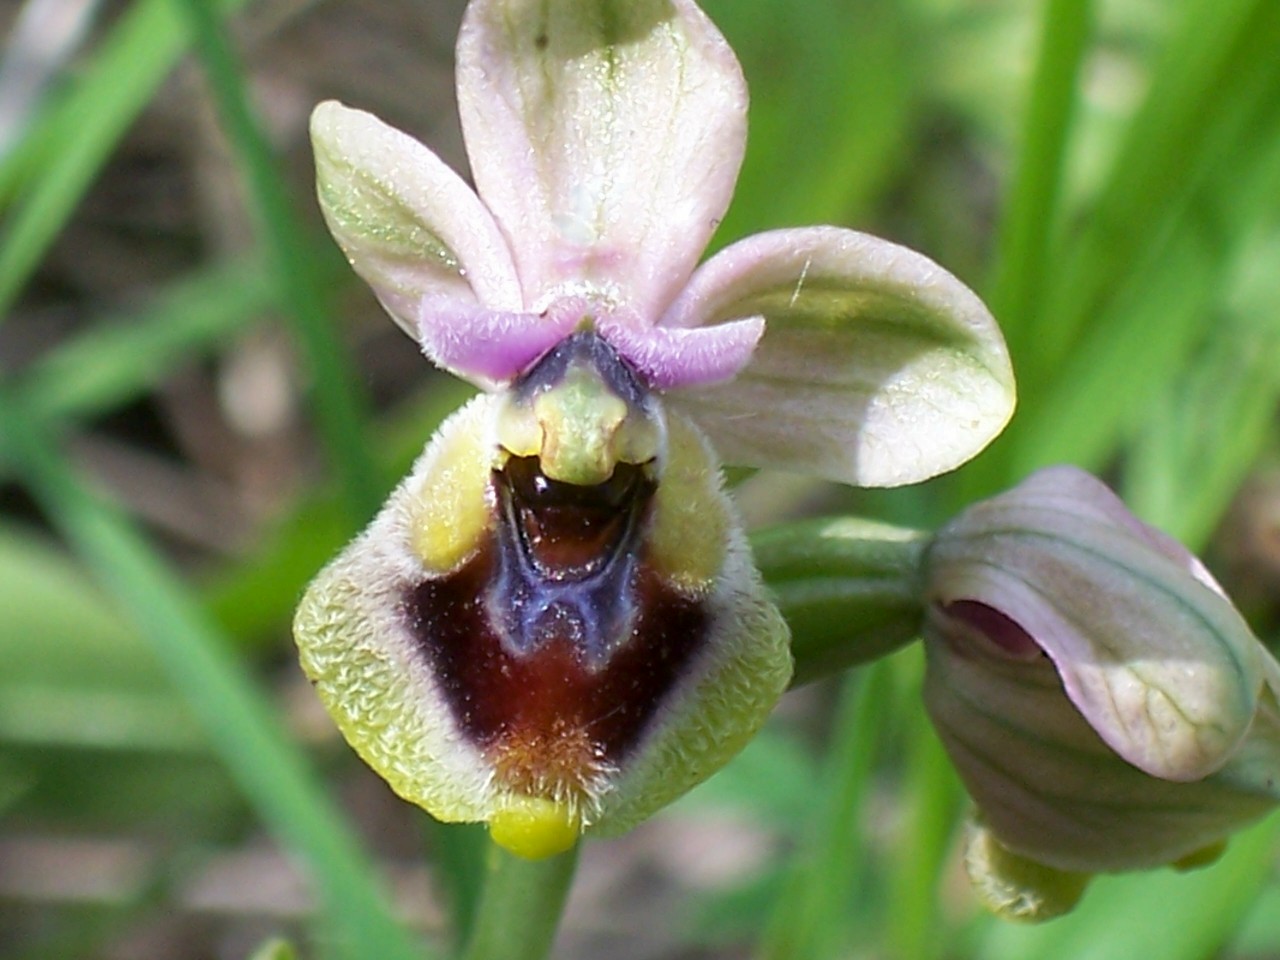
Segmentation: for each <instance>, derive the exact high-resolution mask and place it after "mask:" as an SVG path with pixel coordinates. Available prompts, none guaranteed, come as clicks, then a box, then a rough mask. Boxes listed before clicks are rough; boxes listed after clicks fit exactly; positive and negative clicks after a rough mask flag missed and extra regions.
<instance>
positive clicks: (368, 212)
mask: <svg viewBox="0 0 1280 960" xmlns="http://www.w3.org/2000/svg"><path fill="white" fill-rule="evenodd" d="M311 139H312V143H313V145H314V147H315V155H316V185H317V191H318V193H319V197H320V208H321V210H322V211H323V212H324V217H325V221H326V222H327V223H328V224H329V229H330V230H331V231H332V232H333V235H334V238H335V239H336V240H337V241H338V245H339V246H340V247H341V248H342V251H343V252H344V253H345V254H346V255H347V258H348V259H349V260H350V261H351V265H352V266H353V267H355V269H356V272H357V273H359V274H360V276H361V277H363V278H364V279H365V280H366V281H367V282H368V283H369V285H370V286H371V287H373V290H374V292H375V293H376V294H377V295H378V299H379V300H381V301H382V303H383V305H384V306H385V307H386V308H387V310H388V311H389V312H390V313H391V315H392V317H393V318H394V319H395V321H396V323H398V324H399V325H400V326H401V327H403V328H404V330H405V331H406V332H407V333H408V334H409V335H410V336H413V337H417V336H418V323H417V320H418V303H419V301H420V300H421V298H422V297H423V296H424V295H426V294H431V295H432V296H435V297H445V298H452V299H456V300H458V301H460V302H464V303H474V302H476V301H477V300H479V301H480V302H481V303H483V304H485V305H486V306H487V307H490V308H492V309H496V310H519V309H520V307H521V306H522V304H521V300H520V288H519V284H518V283H517V281H516V273H515V266H514V264H513V263H512V260H511V254H510V252H509V251H508V249H507V244H506V240H505V239H504V238H503V236H502V232H501V231H500V230H499V229H498V225H497V223H496V222H495V221H494V219H493V217H492V216H490V214H489V212H488V211H487V210H486V209H485V208H484V205H483V204H482V203H481V202H480V199H479V197H477V196H476V195H475V193H474V192H472V190H471V189H470V188H469V187H468V186H467V185H466V184H465V183H464V182H463V181H462V179H461V178H460V177H459V176H458V175H457V174H456V173H454V172H453V171H452V170H450V169H449V168H448V167H447V166H446V165H445V164H444V163H443V162H441V160H440V159H439V158H438V157H436V155H435V154H434V153H432V152H431V151H430V150H428V149H427V148H426V147H424V146H423V145H422V144H420V143H418V141H416V140H414V139H413V138H412V137H409V136H407V135H406V134H404V133H401V132H400V131H399V130H396V129H394V128H392V127H389V126H387V125H386V124H385V123H383V122H382V121H381V120H379V119H378V118H377V117H375V116H373V115H372V114H368V113H365V112H363V111H361V110H352V109H350V108H348V107H344V106H343V105H342V104H340V103H337V102H335V101H332V100H330V101H327V102H325V103H322V104H320V105H319V106H318V107H316V109H315V111H314V113H312V115H311Z"/></svg>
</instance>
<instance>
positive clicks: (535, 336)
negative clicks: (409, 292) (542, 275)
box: [417, 297, 577, 390]
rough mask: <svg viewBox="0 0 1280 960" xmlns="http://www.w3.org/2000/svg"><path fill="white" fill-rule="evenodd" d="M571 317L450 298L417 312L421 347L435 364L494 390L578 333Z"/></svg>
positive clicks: (423, 304) (433, 300) (429, 301)
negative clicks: (501, 307)
mask: <svg viewBox="0 0 1280 960" xmlns="http://www.w3.org/2000/svg"><path fill="white" fill-rule="evenodd" d="M576 323H577V321H576V320H575V319H574V318H573V317H572V315H570V314H568V313H562V314H560V315H558V316H539V315H537V314H532V313H512V312H505V311H501V310H486V309H485V308H483V307H479V306H473V305H471V304H466V303H462V302H460V301H458V300H455V299H451V298H447V297H426V298H424V299H423V300H421V301H420V302H419V304H418V307H417V330H418V341H419V342H420V343H421V344H422V352H423V353H425V354H426V355H427V357H428V358H429V359H430V360H431V362H432V363H434V364H436V365H437V366H438V367H440V368H442V369H444V370H447V371H449V372H450V373H452V374H454V375H456V376H459V377H462V378H463V379H464V380H468V381H470V382H471V383H474V384H475V385H476V386H478V387H480V388H482V389H485V390H492V389H495V388H496V387H498V386H500V385H502V384H505V383H509V382H510V381H512V380H513V379H515V377H516V376H518V375H519V374H520V373H521V372H523V371H524V369H525V368H526V367H528V366H529V365H530V364H531V363H533V361H535V360H537V359H538V357H540V356H542V355H543V354H544V353H546V352H547V351H548V350H550V349H551V348H552V347H554V346H555V345H556V344H557V343H559V342H560V341H561V340H563V339H564V338H565V337H567V336H568V335H569V334H570V333H572V332H573V330H574V327H575V326H576Z"/></svg>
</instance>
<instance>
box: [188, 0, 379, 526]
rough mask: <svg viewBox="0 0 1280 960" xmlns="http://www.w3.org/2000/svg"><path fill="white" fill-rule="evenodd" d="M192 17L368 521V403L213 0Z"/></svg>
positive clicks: (341, 465)
mask: <svg viewBox="0 0 1280 960" xmlns="http://www.w3.org/2000/svg"><path fill="white" fill-rule="evenodd" d="M172 2H174V3H176V4H178V5H179V6H180V7H182V8H184V9H185V10H186V13H187V16H188V17H189V18H190V22H191V26H192V29H193V31H194V33H195V43H196V49H197V51H198V53H199V55H200V58H201V61H202V62H203V64H204V68H205V73H206V75H207V76H208V79H209V86H210V90H211V91H212V93H213V97H214V100H215V101H216V103H217V106H218V112H219V114H220V115H221V117H222V122H223V124H224V125H225V127H226V130H227V135H228V136H229V138H230V140H231V142H232V145H233V146H234V148H235V151H236V156H237V158H238V160H239V161H240V164H241V167H242V171H243V175H244V178H245V181H246V183H247V185H248V188H249V193H250V196H251V198H252V202H253V208H254V213H255V214H256V216H257V220H258V226H259V229H260V231H261V234H262V238H263V244H264V246H265V248H266V250H267V252H268V254H269V256H270V258H271V261H272V266H273V269H274V271H275V273H276V276H277V278H278V282H279V284H280V288H281V291H282V294H283V296H284V299H285V301H286V303H287V304H288V308H289V315H290V317H291V319H292V320H293V326H294V331H295V333H296V334H297V337H298V341H299V343H300V344H301V346H302V350H303V352H304V354H305V355H306V358H307V361H308V366H309V367H310V372H311V375H312V378H313V383H312V389H313V390H314V391H315V401H316V403H315V405H316V415H317V420H318V422H319V425H320V431H321V434H322V435H323V437H324V440H325V445H326V447H327V448H328V452H329V459H330V462H331V463H332V465H333V467H334V469H335V470H336V472H337V474H338V476H339V478H340V480H341V485H342V492H343V499H344V502H345V504H346V508H347V510H348V512H349V515H350V517H351V518H352V520H353V521H354V522H356V523H360V522H363V521H364V520H366V519H368V517H369V516H370V515H371V514H372V513H373V511H374V510H375V509H376V508H377V506H378V504H379V503H380V502H381V500H382V497H383V493H384V492H385V491H384V490H383V488H382V485H381V484H380V483H379V482H378V478H377V471H376V470H375V468H374V465H373V462H372V460H371V458H370V456H369V454H368V452H367V450H366V447H365V442H364V437H365V436H366V435H367V429H366V425H365V420H366V416H367V414H366V410H365V406H366V403H367V401H366V398H365V397H364V396H363V395H362V394H361V392H360V390H359V389H358V387H357V382H356V377H355V371H354V370H353V369H352V367H351V364H350V363H349V361H348V356H347V353H346V351H345V350H344V349H343V346H342V344H341V341H340V340H339V338H338V336H337V332H336V325H335V323H334V319H335V318H334V315H333V311H332V310H331V308H330V304H329V303H328V302H327V298H326V295H325V292H324V283H323V275H322V269H321V266H320V265H319V264H317V262H316V258H315V256H314V250H313V248H312V244H311V243H310V242H309V240H308V237H307V235H306V232H305V231H304V230H303V229H302V228H301V226H300V224H299V222H298V220H297V218H296V216H295V214H294V211H293V209H292V207H291V202H290V199H289V195H288V191H287V189H286V188H285V185H284V182H283V180H282V179H281V175H280V173H279V171H278V170H277V168H276V162H275V159H274V158H273V156H272V154H271V148H270V145H269V144H268V142H267V139H266V137H264V136H263V134H262V130H261V126H260V124H259V122H258V120H257V118H256V117H255V115H254V111H253V108H252V106H251V104H250V102H249V96H248V91H247V90H246V89H245V83H244V79H243V71H242V70H241V69H240V66H239V64H238V63H237V61H236V57H235V53H234V51H233V50H232V48H231V43H230V41H229V39H228V37H227V34H226V30H225V28H224V27H223V25H222V23H221V22H220V21H219V18H218V9H217V6H216V4H215V0H172Z"/></svg>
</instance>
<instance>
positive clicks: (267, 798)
mask: <svg viewBox="0 0 1280 960" xmlns="http://www.w3.org/2000/svg"><path fill="white" fill-rule="evenodd" d="M6 401H7V402H6ZM0 421H2V422H3V423H4V425H5V440H6V452H7V453H8V454H9V455H10V456H12V458H13V460H14V462H15V464H16V466H17V467H18V468H19V470H20V471H21V473H22V474H23V476H24V479H25V480H26V482H27V485H28V488H29V489H30V490H31V491H32V493H33V494H34V495H35V496H37V497H39V498H40V501H41V504H42V506H43V507H44V509H45V511H46V513H47V514H48V516H49V518H50V519H51V520H52V521H53V522H54V523H55V524H56V525H57V526H58V527H59V528H60V530H61V532H62V533H63V534H64V535H65V536H66V538H67V540H68V541H70V543H71V544H72V546H73V547H74V548H75V549H76V550H77V552H78V553H79V554H80V555H81V557H82V558H83V559H84V561H85V563H86V564H87V565H88V566H89V567H90V569H91V570H92V571H93V572H94V574H95V575H96V576H97V577H98V579H99V580H100V581H101V582H102V583H103V584H104V586H105V587H106V588H107V589H108V590H109V591H110V593H111V594H112V595H113V596H114V597H115V598H116V599H117V600H118V601H119V603H120V605H121V606H122V608H123V609H124V610H125V611H126V612H127V613H128V614H129V615H130V616H131V617H132V619H133V620H134V622H135V624H136V625H137V628H138V630H139V632H140V633H141V635H142V636H143V638H144V639H146V640H147V641H148V642H149V643H150V646H151V648H152V650H153V651H154V653H155V655H156V657H157V658H158V659H159V660H160V661H161V663H162V664H163V665H164V667H165V668H166V670H167V671H168V673H169V675H170V677H171V678H172V680H173V683H174V685H175V687H176V688H177V689H178V690H179V691H180V692H181V693H182V695H183V696H184V698H185V699H186V701H187V703H188V705H189V706H190V708H191V711H192V713H193V714H194V715H195V716H196V718H197V719H198V721H199V722H200V723H201V725H202V727H203V729H204V733H205V735H206V736H207V737H208V739H209V743H210V744H211V746H212V747H213V749H214V750H215V752H216V753H217V754H218V755H219V756H220V757H221V759H222V761H223V762H224V763H225V764H226V767H227V770H228V772H229V773H230V774H231V776H232V778H233V779H234V780H235V781H236V782H237V784H238V785H239V786H240V788H241V790H243V791H244V794H245V796H246V797H247V798H248V800H249V801H250V802H251V803H252V804H253V806H254V807H255V808H256V809H257V811H258V812H259V814H260V815H261V816H262V818H263V820H264V821H265V822H266V824H267V825H268V826H269V827H270V828H271V830H272V831H273V832H274V833H275V835H276V836H277V837H279V838H280V840H281V842H282V843H283V844H284V845H285V846H286V847H287V848H288V849H289V850H290V851H291V852H292V853H294V854H295V855H296V856H297V857H298V859H299V860H300V861H301V862H302V863H303V864H304V865H305V867H306V870H307V876H308V878H309V879H310V880H311V881H312V882H313V883H314V884H315V892H316V895H317V899H318V901H319V910H318V913H319V917H320V919H321V921H322V922H323V924H324V925H325V933H326V935H325V939H327V940H329V941H330V942H331V944H332V947H333V950H334V952H335V954H336V955H340V956H343V957H348V958H351V960H363V958H367V957H377V958H379V960H412V958H419V960H420V958H421V957H422V956H423V955H424V950H423V948H422V947H421V946H420V945H418V944H415V943H414V942H413V941H412V939H411V938H410V937H409V936H408V935H407V934H406V932H405V931H404V930H403V929H402V928H401V927H400V926H399V925H397V924H396V922H395V921H394V920H392V918H391V916H390V914H389V912H388V909H387V897H386V895H385V893H384V891H383V890H382V887H381V884H380V883H379V882H378V881H377V878H376V876H375V872H374V870H373V866H372V864H371V863H370V862H369V860H368V858H367V857H366V856H365V854H364V853H363V851H361V850H360V848H359V846H358V845H357V843H356V841H355V839H354V838H353V837H352V835H351V832H350V831H349V830H348V829H347V827H346V826H345V824H344V822H343V819H342V816H341V815H340V814H339V813H338V811H337V810H335V809H334V808H333V806H332V805H331V804H330V803H329V801H328V799H327V795H328V791H327V789H326V788H325V787H324V785H323V784H322V783H320V781H319V780H318V779H317V778H316V777H315V775H314V774H313V773H312V771H311V769H310V768H309V766H308V765H307V763H306V760H305V758H304V757H303V756H302V754H301V752H300V751H299V750H298V749H297V748H296V747H295V746H294V744H293V743H292V742H291V741H290V739H289V736H288V734H286V733H285V731H284V729H283V728H282V725H281V722H280V718H279V717H278V716H277V714H276V713H275V711H274V710H273V709H272V706H271V703H270V700H269V697H268V696H267V695H266V694H265V693H264V692H262V691H260V690H259V689H258V688H257V686H256V685H255V683H254V681H253V678H252V677H250V676H249V675H248V673H247V672H246V670H245V669H244V666H243V664H242V663H240V662H239V661H238V660H237V659H236V658H235V657H234V656H233V655H232V654H231V653H230V641H229V640H228V638H227V637H225V636H224V635H223V634H222V633H220V632H219V631H218V629H217V628H216V627H215V626H214V625H213V624H212V623H211V622H210V620H209V617H208V615H207V614H206V613H205V611H203V610H202V609H201V608H200V607H199V605H198V604H197V603H196V602H195V600H194V599H193V598H192V597H191V596H190V594H189V593H188V592H187V591H186V589H185V588H184V587H183V585H182V583H181V582H180V581H179V580H178V579H177V577H176V576H175V575H174V573H173V572H172V571H171V570H170V569H169V568H168V566H167V565H166V563H165V562H164V561H163V560H162V559H161V558H160V557H158V556H157V555H156V554H155V553H154V552H153V551H152V550H151V549H150V548H149V547H148V545H147V544H146V543H145V542H144V541H143V539H142V538H141V537H140V536H139V535H138V533H137V531H135V530H134V529H133V527H132V526H131V525H130V524H129V522H128V521H127V519H125V518H124V517H123V516H121V515H120V514H119V513H118V512H117V511H116V510H115V509H113V508H112V507H110V506H109V505H108V504H107V503H105V502H104V501H102V500H101V499H99V498H98V497H96V496H94V495H93V494H92V493H91V492H90V491H88V490H87V489H85V487H84V486H82V485H81V484H80V482H79V481H78V480H77V479H76V477H75V475H74V473H73V472H72V470H71V469H70V467H69V466H68V465H67V464H66V463H65V462H64V461H63V460H62V459H61V457H59V456H58V455H57V453H56V452H55V451H54V450H53V448H52V446H51V444H50V440H49V437H47V436H45V435H43V431H42V430H41V426H42V425H41V424H39V423H38V422H37V421H35V420H33V419H31V418H30V417H29V415H28V414H27V412H26V411H25V410H23V409H21V408H20V407H19V406H18V405H17V404H16V403H14V402H13V398H12V397H11V396H10V395H7V394H4V393H0Z"/></svg>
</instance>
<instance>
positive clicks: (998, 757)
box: [924, 467, 1280, 919]
mask: <svg viewBox="0 0 1280 960" xmlns="http://www.w3.org/2000/svg"><path fill="white" fill-rule="evenodd" d="M924 566H925V572H924V579H925V584H926V598H925V599H926V602H927V604H928V613H927V619H926V626H925V645H926V650H927V654H928V659H927V663H928V666H927V669H926V679H925V698H926V703H927V705H928V708H929V711H930V714H931V716H932V718H933V721H934V725H935V726H936V728H937V730H938V733H939V735H940V736H941V738H942V741H943V744H944V745H945V747H946V749H947V752H948V753H949V754H950V756H951V758H952V760H953V762H954V763H955V765H956V767H957V769H958V770H959V773H960V776H961V779H962V780H963V781H964V783H965V785H966V787H967V788H968V790H969V793H970V794H971V795H972V796H973V798H974V800H975V801H976V802H977V806H978V811H979V819H978V827H977V830H976V832H975V833H974V835H973V840H972V843H971V847H970V851H969V857H968V861H969V866H970V872H971V875H973V876H974V879H975V881H976V882H977V883H978V886H979V889H980V892H981V893H982V895H983V896H984V898H985V899H986V900H987V901H988V902H989V904H990V905H991V906H993V907H995V908H996V909H997V910H998V911H1000V912H1003V913H1006V914H1009V915H1014V916H1020V917H1023V918H1029V919H1044V918H1047V917H1049V916H1052V915H1054V914H1055V913H1058V912H1061V911H1062V910H1065V909H1069V908H1070V906H1071V904H1072V902H1073V900H1074V899H1075V897H1077V896H1078V895H1079V892H1080V891H1081V890H1082V889H1083V881H1084V879H1085V878H1086V877H1087V875H1089V874H1093V873H1097V872H1103V871H1117V870H1133V869H1140V868H1145V867H1154V866H1160V865H1164V864H1175V865H1194V864H1196V863H1197V862H1202V861H1203V860H1204V859H1205V857H1206V855H1207V853H1211V852H1212V851H1214V850H1216V849H1218V847H1219V845H1220V844H1221V842H1222V841H1223V840H1224V839H1225V838H1226V837H1227V835H1228V834H1230V833H1231V832H1232V831H1234V830H1236V829H1238V828H1240V827H1241V826H1243V825H1245V824H1247V823H1249V822H1250V821H1252V820H1254V819H1256V818H1258V817H1260V816H1261V815H1263V814H1264V813H1266V812H1267V811H1269V810H1270V809H1272V808H1273V807H1274V806H1275V804H1276V803H1277V801H1280V703H1278V701H1277V696H1278V695H1280V665H1278V664H1277V663H1276V661H1275V659H1274V658H1273V657H1272V656H1271V654H1270V653H1269V652H1268V651H1267V650H1266V648H1265V647H1263V645H1262V644H1261V643H1260V642H1259V641H1258V640H1257V639H1256V638H1255V637H1254V635H1253V634H1252V633H1251V632H1250V630H1249V628H1248V626H1247V624H1246V623H1245V622H1244V620H1243V618H1242V617H1241V616H1240V614H1239V613H1238V612H1237V611H1236V609H1235V608H1234V607H1233V606H1232V605H1231V602H1230V601H1229V600H1228V599H1227V597H1226V595H1225V594H1224V593H1223V591H1222V589H1221V587H1219V586H1218V584H1217V583H1216V582H1215V581H1214V579H1213V577H1212V576H1211V575H1210V574H1209V572H1208V571H1207V570H1206V569H1205V568H1204V566H1203V564H1201V563H1200V561H1199V560H1197V559H1196V558H1195V557H1194V556H1192V555H1191V553H1189V552H1188V551H1187V550H1186V548H1184V547H1183V546H1182V545H1181V544H1179V543H1177V542H1176V541H1174V540H1173V539H1172V538H1170V537H1168V536H1166V535H1165V534H1163V533H1161V532H1160V531H1158V530H1155V529H1154V528H1152V527H1149V526H1147V525H1146V524H1144V523H1142V522H1141V521H1139V520H1138V519H1137V518H1135V517H1134V516H1133V515H1132V514H1131V513H1130V512H1129V511H1128V510H1127V509H1126V507H1125V506H1124V504H1123V503H1122V502H1121V501H1120V500H1119V498H1117V497H1116V496H1115V495H1114V494H1113V493H1112V492H1111V491H1110V490H1108V489H1107V488H1106V487H1105V486H1104V485H1103V484H1102V483H1101V482H1100V481H1098V480H1096V479H1094V478H1093V477H1091V476H1089V475H1088V474H1086V473H1084V472H1082V471H1080V470H1077V469H1075V468H1072V467H1055V468H1050V469H1047V470H1043V471H1041V472H1040V473H1037V474H1035V475H1033V476H1032V477H1030V478H1029V479H1028V480H1026V481H1024V482H1023V483H1022V484H1021V485H1020V486H1018V487H1016V488H1014V489H1013V490H1011V491H1009V492H1007V493H1004V494H1002V495H1000V496H997V497H994V498H992V499H991V500H988V501H985V502H983V503H980V504H977V505H975V506H973V507H970V508H969V509H968V510H967V511H965V512H964V513H963V514H961V515H960V517H958V518H957V519H956V520H954V521H952V522H951V523H950V524H949V525H948V526H946V527H945V528H943V529H942V530H941V531H940V532H939V533H938V535H937V536H936V538H935V540H934V541H933V543H932V545H931V546H930V547H929V549H928V551H927V554H926V557H925V561H924Z"/></svg>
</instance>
